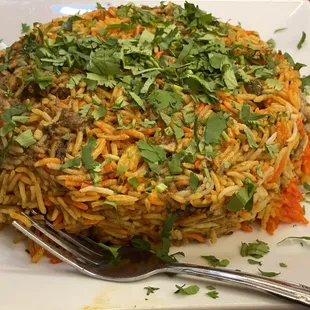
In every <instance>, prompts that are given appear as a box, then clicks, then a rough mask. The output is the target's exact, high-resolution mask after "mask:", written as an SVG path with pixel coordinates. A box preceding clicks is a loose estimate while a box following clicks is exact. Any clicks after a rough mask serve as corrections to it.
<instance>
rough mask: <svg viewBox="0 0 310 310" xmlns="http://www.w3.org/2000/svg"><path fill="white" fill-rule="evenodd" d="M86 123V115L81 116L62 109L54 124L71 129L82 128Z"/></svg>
mask: <svg viewBox="0 0 310 310" xmlns="http://www.w3.org/2000/svg"><path fill="white" fill-rule="evenodd" d="M87 123H88V119H87V117H82V116H79V115H78V114H76V113H75V112H73V111H70V110H62V112H61V116H60V118H59V121H58V122H57V123H56V126H57V125H58V126H62V127H66V128H68V129H70V130H71V131H77V130H83V129H84V128H85V127H86V126H87Z"/></svg>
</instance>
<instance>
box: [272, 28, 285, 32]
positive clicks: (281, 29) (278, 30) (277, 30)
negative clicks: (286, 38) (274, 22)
mask: <svg viewBox="0 0 310 310" xmlns="http://www.w3.org/2000/svg"><path fill="white" fill-rule="evenodd" d="M286 29H287V28H279V29H276V30H275V31H274V33H278V32H281V31H284V30H286Z"/></svg>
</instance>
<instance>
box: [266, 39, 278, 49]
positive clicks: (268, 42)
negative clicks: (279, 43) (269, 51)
mask: <svg viewBox="0 0 310 310" xmlns="http://www.w3.org/2000/svg"><path fill="white" fill-rule="evenodd" d="M266 43H267V44H268V45H269V46H270V47H271V48H275V47H276V42H275V40H274V39H269V40H268V41H267V42H266Z"/></svg>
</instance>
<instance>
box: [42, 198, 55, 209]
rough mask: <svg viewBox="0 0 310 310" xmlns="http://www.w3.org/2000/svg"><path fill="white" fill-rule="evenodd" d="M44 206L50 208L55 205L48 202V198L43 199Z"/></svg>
mask: <svg viewBox="0 0 310 310" xmlns="http://www.w3.org/2000/svg"><path fill="white" fill-rule="evenodd" d="M44 204H45V206H46V207H52V206H54V205H55V204H54V203H53V202H52V201H50V200H49V199H48V198H44Z"/></svg>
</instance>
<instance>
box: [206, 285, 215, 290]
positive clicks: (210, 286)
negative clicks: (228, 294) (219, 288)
mask: <svg viewBox="0 0 310 310" xmlns="http://www.w3.org/2000/svg"><path fill="white" fill-rule="evenodd" d="M206 289H208V290H209V291H214V290H215V289H216V287H215V286H213V285H207V286H206Z"/></svg>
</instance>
